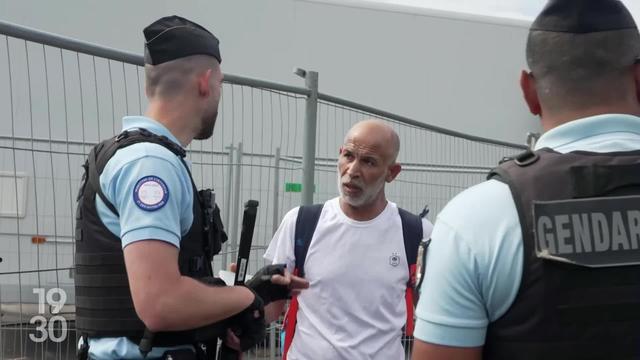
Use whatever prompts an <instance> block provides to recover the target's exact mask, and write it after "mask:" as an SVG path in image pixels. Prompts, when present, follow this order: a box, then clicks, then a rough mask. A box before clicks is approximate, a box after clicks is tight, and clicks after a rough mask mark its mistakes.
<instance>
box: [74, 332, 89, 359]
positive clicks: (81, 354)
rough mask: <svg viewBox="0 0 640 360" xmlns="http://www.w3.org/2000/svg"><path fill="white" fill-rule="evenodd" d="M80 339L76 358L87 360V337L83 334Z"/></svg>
mask: <svg viewBox="0 0 640 360" xmlns="http://www.w3.org/2000/svg"><path fill="white" fill-rule="evenodd" d="M80 339H81V340H82V345H80V347H79V348H78V350H77V351H76V358H78V360H87V359H89V337H87V335H84V334H83V335H81V336H80Z"/></svg>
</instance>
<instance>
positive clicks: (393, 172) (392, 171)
mask: <svg viewBox="0 0 640 360" xmlns="http://www.w3.org/2000/svg"><path fill="white" fill-rule="evenodd" d="M400 170H402V166H401V165H400V164H398V163H394V164H393V165H391V166H389V171H388V172H387V177H386V178H385V181H386V182H388V183H390V182H392V181H393V180H394V179H395V178H396V176H398V174H400Z"/></svg>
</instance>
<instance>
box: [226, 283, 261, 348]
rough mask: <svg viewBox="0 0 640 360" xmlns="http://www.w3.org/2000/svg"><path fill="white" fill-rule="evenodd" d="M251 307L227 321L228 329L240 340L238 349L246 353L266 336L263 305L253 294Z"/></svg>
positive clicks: (258, 297)
mask: <svg viewBox="0 0 640 360" xmlns="http://www.w3.org/2000/svg"><path fill="white" fill-rule="evenodd" d="M254 296H255V297H254V299H253V302H252V303H251V305H249V307H247V308H246V309H244V310H242V311H241V312H239V313H238V314H236V315H234V316H232V317H231V318H230V319H229V324H230V328H231V330H232V331H233V333H234V334H236V336H237V337H238V338H239V339H240V348H241V349H242V351H247V350H249V349H251V348H252V347H254V346H255V345H256V344H258V343H259V342H260V341H262V340H263V339H264V337H265V336H266V329H265V328H266V327H267V324H266V323H265V320H264V303H263V302H262V299H261V298H260V296H258V295H256V294H255V293H254Z"/></svg>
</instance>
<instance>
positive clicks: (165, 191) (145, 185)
mask: <svg viewBox="0 0 640 360" xmlns="http://www.w3.org/2000/svg"><path fill="white" fill-rule="evenodd" d="M167 199H169V188H167V184H166V183H165V182H164V181H163V180H162V179H160V178H159V177H157V176H145V177H143V178H141V179H140V180H138V182H137V183H136V186H135V187H134V188H133V201H134V202H135V203H136V205H137V206H138V207H139V208H140V209H142V210H145V211H155V210H158V209H160V208H162V207H163V206H165V205H166V204H167Z"/></svg>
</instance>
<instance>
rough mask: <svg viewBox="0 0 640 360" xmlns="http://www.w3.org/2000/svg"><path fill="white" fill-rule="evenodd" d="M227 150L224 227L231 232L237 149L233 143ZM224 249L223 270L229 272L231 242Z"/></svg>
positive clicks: (225, 244) (226, 243)
mask: <svg viewBox="0 0 640 360" xmlns="http://www.w3.org/2000/svg"><path fill="white" fill-rule="evenodd" d="M225 149H228V150H229V167H228V169H227V171H228V172H229V176H227V188H226V191H225V194H224V203H225V206H226V208H227V209H226V211H225V215H224V226H226V228H227V231H230V230H231V228H230V227H229V220H230V219H231V216H230V215H231V211H232V209H233V207H232V206H231V188H232V187H233V181H232V180H233V151H234V150H235V149H236V148H235V147H234V146H233V143H231V144H230V145H229V146H227V147H225ZM223 246H224V247H223V248H222V253H223V254H224V256H223V257H222V270H227V262H228V257H229V254H228V252H229V241H227V242H225V243H224V245H223Z"/></svg>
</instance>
